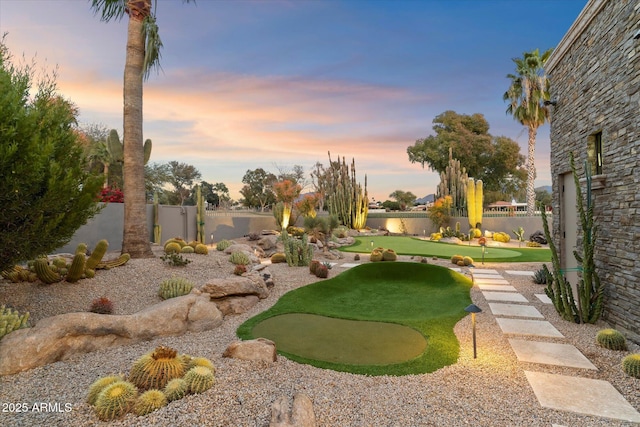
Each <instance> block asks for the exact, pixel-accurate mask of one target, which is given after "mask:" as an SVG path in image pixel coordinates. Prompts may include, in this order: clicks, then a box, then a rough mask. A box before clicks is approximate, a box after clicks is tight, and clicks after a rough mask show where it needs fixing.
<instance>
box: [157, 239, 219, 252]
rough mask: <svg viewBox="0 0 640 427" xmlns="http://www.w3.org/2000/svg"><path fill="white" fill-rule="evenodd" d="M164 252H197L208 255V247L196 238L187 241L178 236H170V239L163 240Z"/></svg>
mask: <svg viewBox="0 0 640 427" xmlns="http://www.w3.org/2000/svg"><path fill="white" fill-rule="evenodd" d="M163 248H164V253H165V254H167V255H170V254H193V253H195V254H198V255H208V254H209V248H207V245H205V244H204V243H200V242H198V241H196V240H192V241H190V242H187V241H186V240H184V239H182V238H180V237H172V238H171V239H169V240H167V241H166V242H164V246H163Z"/></svg>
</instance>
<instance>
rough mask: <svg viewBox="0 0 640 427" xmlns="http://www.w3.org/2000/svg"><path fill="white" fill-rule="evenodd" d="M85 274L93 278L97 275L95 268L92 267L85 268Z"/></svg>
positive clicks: (88, 277)
mask: <svg viewBox="0 0 640 427" xmlns="http://www.w3.org/2000/svg"><path fill="white" fill-rule="evenodd" d="M84 276H85V277H86V278H87V279H93V278H94V277H96V271H95V270H92V269H90V268H85V269H84Z"/></svg>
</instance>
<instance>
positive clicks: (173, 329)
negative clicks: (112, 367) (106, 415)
mask: <svg viewBox="0 0 640 427" xmlns="http://www.w3.org/2000/svg"><path fill="white" fill-rule="evenodd" d="M221 324H222V313H221V312H220V310H218V308H217V307H216V305H215V304H214V303H212V302H211V301H210V300H209V298H208V297H207V296H198V295H194V294H190V295H184V296H181V297H177V298H171V299H168V300H166V301H163V302H161V303H159V304H156V305H153V306H151V307H149V308H147V309H145V310H142V311H139V312H137V313H135V314H131V315H105V314H96V313H67V314H61V315H58V316H53V317H49V318H47V319H45V320H44V321H40V322H38V323H37V324H36V326H34V327H33V328H27V329H20V330H17V331H14V332H12V333H11V334H8V335H6V336H5V337H4V338H3V339H2V341H0V375H10V374H15V373H17V372H21V371H25V370H27V369H32V368H35V367H37V366H42V365H47V364H49V363H53V362H57V361H58V360H65V359H68V358H70V357H72V356H73V355H75V354H77V353H88V352H92V351H96V350H100V349H103V348H108V347H115V346H121V345H126V344H132V343H135V342H138V341H147V340H150V339H153V338H156V337H160V336H170V335H181V334H184V333H185V332H202V331H207V330H210V329H214V328H217V327H218V326H220V325H221Z"/></svg>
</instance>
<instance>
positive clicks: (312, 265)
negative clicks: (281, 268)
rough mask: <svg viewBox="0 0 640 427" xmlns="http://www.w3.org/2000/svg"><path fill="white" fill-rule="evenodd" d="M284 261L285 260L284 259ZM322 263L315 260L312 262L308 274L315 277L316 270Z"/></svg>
mask: <svg viewBox="0 0 640 427" xmlns="http://www.w3.org/2000/svg"><path fill="white" fill-rule="evenodd" d="M285 261H286V258H285ZM321 264H322V263H321V262H320V261H318V260H317V259H314V260H312V261H311V262H310V263H309V273H311V274H313V275H315V274H316V270H317V269H318V266H319V265H321Z"/></svg>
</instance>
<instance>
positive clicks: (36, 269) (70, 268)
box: [1, 239, 131, 284]
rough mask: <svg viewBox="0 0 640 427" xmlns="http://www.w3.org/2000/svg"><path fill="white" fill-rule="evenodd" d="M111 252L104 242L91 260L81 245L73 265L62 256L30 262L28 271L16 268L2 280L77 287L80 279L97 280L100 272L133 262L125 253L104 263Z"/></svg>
mask: <svg viewBox="0 0 640 427" xmlns="http://www.w3.org/2000/svg"><path fill="white" fill-rule="evenodd" d="M108 248H109V242H107V240H104V239H103V240H100V241H99V242H98V243H97V244H96V246H95V248H94V249H93V251H92V252H91V255H90V256H88V257H87V255H86V254H87V245H86V244H85V243H80V244H79V245H78V246H77V247H76V251H75V253H74V255H73V259H72V260H71V261H70V262H69V260H68V259H67V258H64V257H62V256H58V257H55V258H53V259H50V258H48V257H42V258H37V259H35V260H31V261H29V262H27V267H26V268H25V267H22V266H18V265H16V266H14V267H13V268H12V269H10V270H8V271H3V272H2V273H1V274H2V277H4V278H5V279H8V280H11V281H12V282H15V283H18V282H26V281H28V282H35V281H36V280H40V281H41V282H42V283H45V284H52V283H57V282H61V281H63V280H65V281H67V282H69V283H74V282H77V281H79V280H80V279H91V278H93V277H95V275H96V270H100V269H104V270H108V269H110V268H114V267H118V266H121V265H124V264H126V263H127V262H128V261H129V259H130V258H131V257H130V256H129V254H127V253H124V254H122V255H120V256H119V257H118V258H116V259H112V260H109V261H104V260H103V258H104V256H105V254H106V253H107V249H108Z"/></svg>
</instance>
